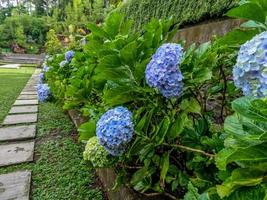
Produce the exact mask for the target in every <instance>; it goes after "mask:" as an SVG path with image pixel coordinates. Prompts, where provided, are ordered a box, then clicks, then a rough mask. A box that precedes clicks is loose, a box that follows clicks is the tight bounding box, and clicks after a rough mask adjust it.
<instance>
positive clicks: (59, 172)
mask: <svg viewBox="0 0 267 200" xmlns="http://www.w3.org/2000/svg"><path fill="white" fill-rule="evenodd" d="M37 129H38V131H37V137H36V139H35V141H36V143H35V156H34V162H33V163H26V164H20V165H14V166H10V167H3V168H0V174H3V173H7V172H14V171H16V170H24V169H27V170H31V171H32V185H31V198H30V199H33V200H61V199H66V200H72V199H73V200H76V199H77V200H103V193H102V191H101V187H100V186H99V184H97V183H96V177H95V173H94V170H92V169H90V168H89V167H88V166H87V164H86V162H85V161H83V155H82V153H83V150H84V144H81V143H78V142H77V133H76V132H75V127H74V126H73V124H72V122H71V120H70V119H69V117H68V116H67V115H65V113H64V112H63V110H62V109H61V107H60V106H58V105H56V104H54V103H41V104H40V105H39V115H38V123H37Z"/></svg>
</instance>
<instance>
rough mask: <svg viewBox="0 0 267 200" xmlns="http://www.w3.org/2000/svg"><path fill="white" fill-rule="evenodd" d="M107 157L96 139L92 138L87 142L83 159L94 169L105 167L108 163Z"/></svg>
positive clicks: (106, 153)
mask: <svg viewBox="0 0 267 200" xmlns="http://www.w3.org/2000/svg"><path fill="white" fill-rule="evenodd" d="M108 155H109V154H108V152H107V151H106V150H105V148H104V147H103V146H101V145H100V144H99V142H98V139H97V137H92V138H90V139H89V140H88V141H87V144H86V147H85V151H84V152H83V158H84V160H88V161H90V162H91V163H92V165H93V166H94V167H96V168H103V167H107V166H108V163H109V160H108Z"/></svg>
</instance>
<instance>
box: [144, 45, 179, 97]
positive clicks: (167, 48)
mask: <svg viewBox="0 0 267 200" xmlns="http://www.w3.org/2000/svg"><path fill="white" fill-rule="evenodd" d="M182 57H183V48H182V46H181V45H179V44H174V43H167V44H163V45H162V46H161V47H159V49H158V50H157V51H156V53H155V54H154V55H153V56H152V59H151V61H150V63H149V64H148V65H147V67H146V72H145V73H146V81H147V84H148V85H149V86H150V87H152V88H157V89H158V90H159V92H160V93H161V94H162V95H163V96H164V97H166V98H173V97H178V96H180V95H181V93H182V90H183V82H182V80H183V75H182V73H181V71H180V69H179V64H180V62H181V59H182Z"/></svg>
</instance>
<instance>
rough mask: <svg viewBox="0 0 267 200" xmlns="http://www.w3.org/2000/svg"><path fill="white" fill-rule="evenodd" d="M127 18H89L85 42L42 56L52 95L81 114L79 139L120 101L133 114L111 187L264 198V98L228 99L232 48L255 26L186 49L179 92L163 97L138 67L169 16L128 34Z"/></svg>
mask: <svg viewBox="0 0 267 200" xmlns="http://www.w3.org/2000/svg"><path fill="white" fill-rule="evenodd" d="M255 1H256V0H255ZM129 3H131V2H129ZM194 3H195V4H194V5H197V4H196V2H194ZM202 4H203V2H202ZM205 5H207V4H205ZM224 5H226V4H224ZM242 5H243V4H242ZM173 7H174V8H175V6H173ZM147 8H149V5H147ZM132 9H134V8H132ZM235 9H237V8H234V10H235ZM135 10H138V9H135ZM185 10H186V9H185ZM155 11H156V10H155ZM230 12H232V15H234V14H233V13H234V11H230ZM147 13H149V12H147ZM202 14H203V13H202ZM245 14H246V13H243V14H242V16H245ZM249 15H250V14H248V16H249ZM144 18H145V17H144ZM248 19H249V18H248ZM133 23H134V22H132V21H125V20H124V17H123V16H121V15H119V14H118V13H116V12H114V13H112V14H111V15H110V16H109V17H108V18H107V19H106V20H105V22H104V23H103V24H102V25H101V26H98V25H95V24H89V25H88V29H89V30H90V31H91V33H90V34H89V35H87V36H86V40H87V44H86V45H84V46H83V47H77V49H79V50H77V51H76V52H75V57H74V58H73V60H72V62H71V63H69V64H68V65H66V67H63V68H60V67H59V63H60V62H61V61H62V60H63V59H64V58H63V57H64V56H63V55H62V54H61V55H54V56H53V58H52V59H51V60H48V61H47V63H46V64H47V65H49V66H50V67H51V70H49V72H48V73H47V78H48V83H49V85H50V86H51V90H52V92H53V94H54V96H55V97H56V98H57V99H58V100H59V101H61V102H63V103H64V108H65V109H73V108H75V109H80V110H81V111H82V113H83V114H84V115H85V116H87V117H88V118H89V119H90V121H89V122H87V123H85V124H83V125H82V126H81V127H80V129H79V132H80V140H88V139H90V138H93V137H95V129H96V122H97V121H98V119H99V117H100V116H101V115H102V114H103V113H104V112H105V111H106V110H108V109H110V108H113V107H115V106H118V105H122V106H125V107H127V108H128V109H129V110H131V111H132V112H133V121H134V124H135V134H134V137H133V141H132V142H131V143H130V144H129V147H128V149H127V152H125V154H123V155H122V156H120V157H118V158H115V159H114V163H115V166H114V167H115V168H116V169H118V173H119V176H118V179H117V184H116V186H117V185H118V184H121V183H124V184H127V185H130V186H131V187H132V188H134V189H135V190H136V191H138V192H141V193H150V192H151V193H152V194H153V195H154V194H155V193H156V194H161V195H165V196H168V197H171V198H173V199H175V198H185V199H197V200H203V199H205V200H207V199H214V200H218V199H220V198H225V199H229V200H230V199H234V198H236V197H238V198H240V199H246V198H247V197H251V195H255V196H257V197H262V196H264V195H265V188H266V187H265V184H264V182H265V180H266V177H265V174H266V166H267V165H266V160H267V159H266V158H267V155H266V153H265V151H264V149H266V147H267V146H266V144H265V143H266V142H265V139H266V128H267V127H266V124H267V123H266V121H267V120H266V114H267V111H266V110H267V108H266V105H267V100H266V99H265V100H264V99H254V98H251V97H246V98H245V97H243V98H240V99H237V100H234V99H236V98H238V97H240V92H239V91H238V90H237V89H235V87H234V84H233V80H232V78H231V77H232V67H233V65H234V64H235V62H236V55H237V50H238V49H239V47H240V45H241V44H243V43H244V42H246V41H247V40H249V39H251V38H252V37H253V36H254V35H255V34H257V33H258V32H259V31H260V30H261V29H260V28H259V27H256V28H255V27H254V28H251V27H246V28H245V29H237V30H234V31H233V32H231V33H229V34H227V35H226V36H225V37H223V38H215V39H214V40H213V41H211V42H208V43H204V44H201V45H199V46H196V45H195V44H193V45H191V46H190V47H188V48H187V49H185V50H184V56H183V59H182V62H181V64H180V66H179V68H180V70H181V72H182V74H183V77H184V79H183V83H184V88H183V93H182V95H181V96H180V97H179V98H174V99H166V98H164V97H163V96H162V95H161V94H160V93H159V92H158V91H157V90H156V89H153V88H150V87H148V85H147V83H146V80H145V69H146V66H147V64H148V62H149V61H150V59H151V56H152V55H153V54H154V53H155V51H156V50H157V48H158V47H159V46H161V45H162V44H163V43H166V42H169V41H170V40H171V39H172V36H173V34H174V33H175V32H176V27H175V26H173V24H174V21H173V19H170V20H156V19H153V20H151V21H150V22H149V23H148V24H147V25H145V26H143V28H142V30H141V31H140V32H135V33H132V31H131V30H132V25H133ZM255 23H256V22H255ZM261 27H263V26H261ZM231 102H233V103H232V107H231V104H230V103H231ZM233 112H235V113H234V114H233V115H231V116H229V114H230V113H233ZM227 116H228V117H227ZM226 117H227V118H226ZM225 118H226V119H225ZM223 124H224V127H223ZM245 188H248V189H249V190H248V191H247V193H246V194H247V196H245V195H244V194H242V191H243V190H244V189H245Z"/></svg>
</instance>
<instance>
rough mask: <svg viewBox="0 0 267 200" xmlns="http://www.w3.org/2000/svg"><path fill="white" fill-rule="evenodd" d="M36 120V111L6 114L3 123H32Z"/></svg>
mask: <svg viewBox="0 0 267 200" xmlns="http://www.w3.org/2000/svg"><path fill="white" fill-rule="evenodd" d="M34 122H37V113H34V114H18V115H8V116H6V118H5V119H4V122H3V125H12V124H21V123H34Z"/></svg>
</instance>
